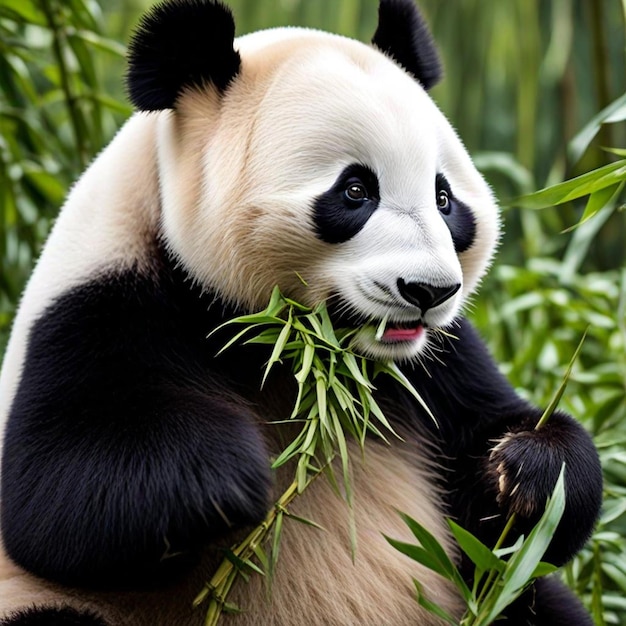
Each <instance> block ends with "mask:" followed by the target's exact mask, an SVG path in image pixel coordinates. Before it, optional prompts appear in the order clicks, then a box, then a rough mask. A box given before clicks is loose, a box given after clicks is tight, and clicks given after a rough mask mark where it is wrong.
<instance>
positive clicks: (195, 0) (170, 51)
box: [126, 0, 241, 111]
mask: <svg viewBox="0 0 626 626" xmlns="http://www.w3.org/2000/svg"><path fill="white" fill-rule="evenodd" d="M234 38H235V21H234V20H233V15H232V13H231V12H230V10H229V9H228V8H227V7H225V6H224V5H223V4H222V3H221V2H217V1H214V0H166V2H162V3H161V4H157V5H156V6H155V7H153V8H152V9H151V10H150V11H148V12H147V13H146V14H145V15H144V16H143V18H142V19H141V22H140V24H139V27H138V28H137V31H136V32H135V35H134V36H133V38H132V40H131V42H130V46H129V67H128V74H127V76H126V84H127V87H128V94H129V96H130V100H131V102H132V103H133V104H134V105H135V106H136V107H137V108H138V109H140V110H142V111H160V110H162V109H171V108H173V107H174V104H175V102H176V98H177V97H178V96H179V95H180V93H181V91H182V90H183V89H184V88H185V87H192V86H198V87H200V86H202V85H203V84H207V83H212V84H213V85H215V86H216V87H217V88H218V89H219V90H221V91H223V90H224V89H226V87H227V86H228V83H229V82H230V81H231V80H232V79H233V78H234V77H235V76H236V75H237V74H238V73H239V67H240V65H241V58H240V57H239V53H238V52H237V51H236V50H234V49H233V40H234Z"/></svg>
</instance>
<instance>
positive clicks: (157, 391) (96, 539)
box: [2, 272, 270, 587]
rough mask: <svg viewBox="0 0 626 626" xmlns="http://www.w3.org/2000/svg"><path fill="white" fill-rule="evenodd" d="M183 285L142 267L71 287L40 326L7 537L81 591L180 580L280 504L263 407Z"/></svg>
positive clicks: (11, 442) (16, 554) (6, 464)
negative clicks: (192, 310) (221, 357)
mask: <svg viewBox="0 0 626 626" xmlns="http://www.w3.org/2000/svg"><path fill="white" fill-rule="evenodd" d="M173 289H174V287H173V286H167V285H165V284H164V283H163V281H161V282H159V280H153V279H151V278H148V277H141V276H139V275H136V274H135V273H133V272H126V273H123V274H118V275H113V276H109V277H104V278H100V279H98V280H96V281H93V282H92V283H90V284H86V285H83V286H80V287H77V288H74V289H72V290H71V291H69V292H67V293H66V294H65V295H63V296H62V297H61V298H59V299H58V300H57V301H56V302H55V303H53V304H52V305H51V306H50V307H48V308H47V309H46V311H45V312H44V314H43V315H42V316H41V317H40V319H39V320H38V321H37V322H36V323H35V324H34V325H33V327H32V329H31V333H30V338H29V341H28V345H27V353H26V358H25V362H24V368H23V375H22V377H21V381H20V384H19V387H18V389H17V392H16V396H15V399H14V402H13V406H12V410H11V413H10V417H9V420H8V424H7V429H6V435H5V443H4V451H3V462H2V532H3V540H4V544H5V546H6V549H7V551H8V553H9V555H10V556H11V557H12V558H13V559H14V560H15V561H16V562H17V563H19V564H20V565H22V566H23V567H25V568H26V569H28V570H30V571H32V572H34V573H35V574H38V575H41V576H43V577H45V578H48V579H52V580H55V581H59V582H63V583H68V584H72V585H81V586H82V585H87V586H91V585H93V586H106V587H124V586H126V585H127V584H128V585H133V586H135V587H136V586H137V585H141V584H142V583H143V582H144V581H145V582H146V583H147V582H149V581H150V579H152V578H153V577H154V576H155V575H156V576H157V577H160V576H161V574H163V575H165V576H166V575H168V573H170V572H175V571H177V570H178V569H180V568H183V567H186V566H187V565H188V564H189V561H193V560H194V554H195V552H196V551H197V549H198V547H199V546H200V545H202V544H205V543H207V542H211V541H212V540H215V539H216V538H219V537H220V536H221V535H223V534H224V533H225V531H226V530H227V529H228V528H230V527H231V526H234V527H237V526H242V525H246V524H250V523H256V522H258V521H260V520H261V519H262V518H263V517H264V515H265V512H266V506H267V504H268V500H269V487H270V485H269V482H270V481H269V467H268V456H267V452H266V449H265V444H264V441H263V439H262V436H261V434H260V431H259V429H258V427H257V424H256V423H255V421H256V419H255V415H254V414H253V413H252V412H251V409H250V408H249V407H248V406H247V405H245V404H244V403H243V402H242V401H240V400H238V399H237V397H236V395H235V394H233V393H229V392H227V390H226V389H224V384H223V383H222V384H220V383H219V382H218V381H217V376H216V375H211V374H210V371H209V370H207V368H206V367H205V364H203V362H202V359H203V358H204V356H203V354H202V353H201V351H200V350H199V349H197V345H198V343H200V342H201V339H202V338H203V337H204V336H205V335H206V333H205V332H204V331H203V332H202V333H199V332H198V329H196V328H194V325H195V322H194V320H193V317H192V316H189V315H188V314H187V313H186V312H185V310H184V305H183V306H181V302H180V298H178V296H177V294H174V293H172V290H173Z"/></svg>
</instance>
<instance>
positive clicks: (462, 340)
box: [409, 320, 602, 565]
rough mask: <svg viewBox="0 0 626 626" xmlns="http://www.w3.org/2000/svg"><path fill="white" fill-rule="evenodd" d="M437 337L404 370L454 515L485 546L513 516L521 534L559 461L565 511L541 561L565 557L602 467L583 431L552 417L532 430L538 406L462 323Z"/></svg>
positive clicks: (590, 522)
mask: <svg viewBox="0 0 626 626" xmlns="http://www.w3.org/2000/svg"><path fill="white" fill-rule="evenodd" d="M452 332H453V334H454V335H455V336H456V337H457V339H449V338H446V339H444V340H443V342H444V345H443V346H442V347H443V352H441V353H439V352H437V356H438V360H433V361H428V362H426V364H425V369H427V370H428V374H425V373H424V372H422V371H420V370H419V369H416V370H415V371H414V372H412V373H410V374H409V375H410V376H411V377H412V379H413V380H414V381H415V383H416V385H417V386H418V388H419V389H423V390H424V396H425V399H426V401H427V402H428V403H429V405H430V407H431V409H432V410H433V412H434V414H435V415H436V417H437V418H438V420H439V423H440V428H439V429H438V430H436V431H435V433H434V434H436V435H437V436H438V438H439V439H440V441H441V446H442V451H443V462H444V463H446V464H447V465H448V466H449V468H450V473H449V474H447V482H446V492H447V493H448V494H450V495H449V505H450V511H451V513H452V515H453V516H454V517H455V518H456V519H458V520H459V523H460V524H461V525H462V526H464V527H465V528H467V529H468V530H469V531H470V532H472V533H473V534H475V535H476V536H478V537H479V538H480V539H481V540H482V541H483V542H484V543H486V544H487V545H488V546H493V545H494V544H495V542H496V541H497V539H498V537H499V535H500V533H501V531H502V529H503V527H504V525H505V523H506V521H507V519H508V517H509V516H510V515H511V514H512V513H513V512H515V513H516V516H517V517H516V519H517V523H516V525H515V533H514V534H513V535H512V536H511V537H512V538H514V537H515V535H516V534H517V535H519V534H520V533H524V534H526V535H527V533H528V532H529V531H530V529H531V528H532V527H533V526H534V525H535V524H536V523H537V521H538V520H539V518H540V516H541V515H542V513H543V511H544V509H545V504H546V500H547V498H548V496H549V495H550V494H551V493H552V491H553V489H554V486H555V484H556V481H557V478H558V475H559V472H560V469H561V466H562V464H563V463H565V465H566V473H565V490H566V508H565V513H564V516H563V519H562V521H561V524H560V525H559V527H558V529H557V531H556V534H555V537H554V539H553V541H552V543H551V545H550V547H549V549H548V553H547V554H546V559H547V560H549V561H551V562H552V563H554V564H556V565H561V564H563V563H565V562H567V561H568V560H570V559H571V558H572V557H573V556H574V554H575V553H576V552H577V551H578V550H580V548H581V547H582V546H583V544H584V543H585V541H586V540H587V539H588V538H589V536H590V534H591V532H592V530H593V526H594V524H595V522H596V520H597V517H598V514H599V510H600V504H601V497H602V472H601V467H600V462H599V458H598V454H597V452H596V450H595V447H594V445H593V442H592V440H591V438H590V436H589V435H588V433H587V432H586V431H585V430H584V428H582V426H580V424H578V423H577V422H576V421H575V420H573V419H572V418H571V417H569V416H567V415H565V414H564V413H559V412H557V413H555V414H553V415H552V417H551V419H550V420H549V422H548V423H547V424H546V425H545V426H544V427H543V428H541V429H539V430H535V426H536V424H537V422H538V420H539V418H540V415H541V411H540V410H539V409H537V408H535V407H533V406H531V405H529V404H528V403H527V402H525V401H524V400H522V399H521V398H519V396H517V394H516V393H515V392H514V390H513V389H512V387H511V385H510V384H509V383H508V381H507V380H506V379H505V378H504V377H503V376H502V374H500V372H499V371H498V369H497V367H496V366H495V364H494V362H493V360H492V359H491V357H490V355H489V354H488V352H487V350H486V348H485V346H484V344H483V342H482V341H481V340H480V338H479V337H478V334H477V333H476V331H475V330H474V329H473V328H472V327H471V325H470V324H469V323H468V322H467V321H466V320H459V325H458V327H454V328H453V330H452Z"/></svg>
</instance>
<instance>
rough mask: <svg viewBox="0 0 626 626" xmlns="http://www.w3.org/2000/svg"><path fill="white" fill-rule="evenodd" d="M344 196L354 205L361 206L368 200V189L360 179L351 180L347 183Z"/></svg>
mask: <svg viewBox="0 0 626 626" xmlns="http://www.w3.org/2000/svg"><path fill="white" fill-rule="evenodd" d="M344 195H345V197H346V198H347V199H348V200H349V201H350V202H352V203H358V204H361V203H363V202H365V201H366V200H367V199H368V195H367V189H366V188H365V185H364V184H363V183H362V182H361V181H360V180H359V179H358V178H351V179H350V180H349V181H348V182H347V184H346V189H345V191H344Z"/></svg>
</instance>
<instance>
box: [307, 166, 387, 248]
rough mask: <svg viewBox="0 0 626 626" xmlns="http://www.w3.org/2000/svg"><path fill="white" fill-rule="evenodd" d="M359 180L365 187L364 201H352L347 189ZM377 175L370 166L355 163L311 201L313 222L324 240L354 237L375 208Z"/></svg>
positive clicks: (332, 241) (331, 240)
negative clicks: (347, 194) (365, 198)
mask: <svg viewBox="0 0 626 626" xmlns="http://www.w3.org/2000/svg"><path fill="white" fill-rule="evenodd" d="M355 181H359V182H360V183H362V184H363V186H364V188H365V189H366V190H367V196H368V197H367V200H365V201H364V202H354V201H351V200H350V199H349V198H348V197H346V194H345V192H346V188H347V187H348V186H349V185H350V184H352V183H354V182H355ZM379 200H380V191H379V187H378V178H377V176H376V174H374V172H372V170H371V169H369V168H368V167H366V166H364V165H360V164H358V163H353V164H352V165H349V166H348V167H346V168H345V169H344V170H343V172H342V173H341V174H340V175H339V177H338V178H337V181H336V182H335V184H334V185H333V186H332V187H331V188H330V189H329V190H328V191H326V192H325V193H323V194H322V195H321V196H319V197H318V198H316V199H315V201H314V204H313V222H314V227H315V232H316V234H317V236H318V237H319V238H320V239H321V240H322V241H325V242H327V243H343V242H344V241H348V239H351V238H352V237H354V236H355V235H356V234H357V233H358V232H359V231H360V230H361V229H362V228H363V226H365V224H366V223H367V220H369V218H370V217H371V216H372V214H373V213H374V211H375V210H376V209H377V208H378V202H379Z"/></svg>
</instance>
